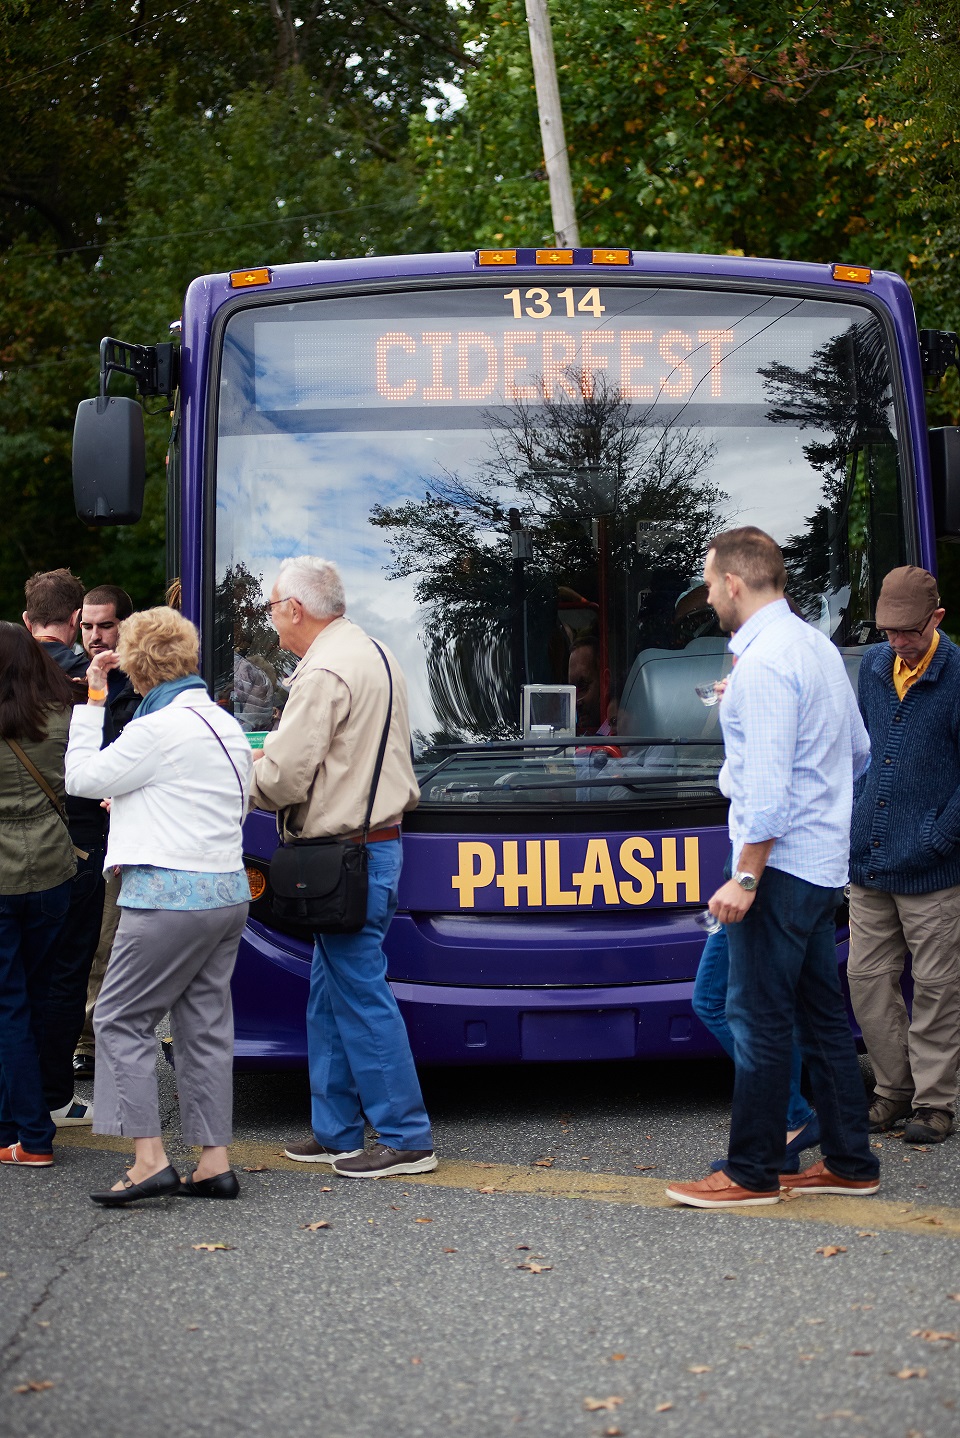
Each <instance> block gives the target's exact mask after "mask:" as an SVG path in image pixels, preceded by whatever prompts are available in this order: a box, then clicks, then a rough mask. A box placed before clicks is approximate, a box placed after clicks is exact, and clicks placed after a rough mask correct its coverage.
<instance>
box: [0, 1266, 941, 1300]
mask: <svg viewBox="0 0 960 1438" xmlns="http://www.w3.org/2000/svg"><path fill="white" fill-rule="evenodd" d="M4 1277H6V1275H5V1274H3V1273H0V1278H4ZM947 1297H948V1298H949V1299H950V1301H951V1303H960V1293H948V1294H947Z"/></svg>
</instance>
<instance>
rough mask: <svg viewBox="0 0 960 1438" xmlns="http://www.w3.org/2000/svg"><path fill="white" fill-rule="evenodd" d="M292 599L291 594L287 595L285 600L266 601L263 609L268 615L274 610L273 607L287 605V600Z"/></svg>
mask: <svg viewBox="0 0 960 1438" xmlns="http://www.w3.org/2000/svg"><path fill="white" fill-rule="evenodd" d="M292 598H293V595H292V594H288V595H287V598H286V599H268V600H267V602H266V604H265V605H264V606H263V607H264V609H265V610H266V611H267V613H268V614H269V613H270V612H271V611H272V610H273V608H274V606H275V605H277V604H286V603H287V600H290V599H292Z"/></svg>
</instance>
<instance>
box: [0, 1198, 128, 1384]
mask: <svg viewBox="0 0 960 1438" xmlns="http://www.w3.org/2000/svg"><path fill="white" fill-rule="evenodd" d="M110 1222H111V1220H110V1218H109V1216H108V1215H106V1214H100V1215H98V1216H97V1217H96V1218H94V1219H93V1221H92V1222H91V1223H90V1224H88V1226H87V1227H86V1228H85V1229H84V1231H83V1232H82V1233H81V1234H79V1235H78V1237H77V1238H76V1239H75V1240H74V1242H73V1243H72V1244H71V1245H70V1247H69V1248H68V1249H67V1250H66V1252H65V1253H63V1254H61V1256H60V1258H59V1259H58V1260H57V1266H56V1269H55V1271H54V1272H53V1273H52V1274H51V1275H50V1277H49V1278H48V1279H47V1281H46V1283H45V1284H44V1287H43V1289H42V1291H41V1292H40V1294H39V1295H38V1297H37V1298H36V1299H35V1300H34V1301H33V1303H32V1304H31V1305H30V1307H29V1308H28V1309H27V1310H26V1311H25V1312H24V1314H23V1317H22V1318H21V1320H20V1322H19V1323H18V1325H17V1327H16V1329H15V1331H14V1332H13V1333H12V1334H11V1336H10V1337H9V1338H8V1339H7V1341H6V1343H4V1344H3V1346H2V1347H0V1380H3V1379H4V1378H6V1377H7V1376H8V1375H9V1373H10V1370H11V1369H12V1368H13V1367H14V1366H15V1365H16V1364H17V1363H19V1362H20V1359H21V1357H22V1350H23V1346H24V1344H25V1342H26V1339H27V1337H28V1335H29V1332H30V1328H31V1325H32V1324H33V1323H34V1321H35V1320H36V1316H37V1314H38V1313H39V1312H40V1310H41V1309H42V1308H43V1305H44V1304H45V1303H46V1302H47V1300H48V1299H49V1298H52V1296H53V1293H54V1290H55V1289H56V1286H57V1284H58V1283H59V1282H60V1280H61V1279H62V1278H65V1277H66V1275H67V1273H69V1272H70V1270H71V1268H72V1267H73V1265H74V1263H75V1262H76V1261H77V1259H78V1258H79V1256H80V1254H81V1251H82V1250H83V1248H84V1247H85V1246H86V1245H87V1244H88V1243H89V1242H90V1240H91V1239H92V1238H93V1237H94V1236H95V1235H96V1234H97V1233H99V1232H100V1230H101V1229H103V1228H106V1227H107V1226H108V1225H110Z"/></svg>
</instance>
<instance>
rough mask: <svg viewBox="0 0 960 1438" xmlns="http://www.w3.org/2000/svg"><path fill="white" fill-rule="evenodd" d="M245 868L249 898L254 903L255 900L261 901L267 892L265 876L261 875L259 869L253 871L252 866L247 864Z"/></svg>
mask: <svg viewBox="0 0 960 1438" xmlns="http://www.w3.org/2000/svg"><path fill="white" fill-rule="evenodd" d="M245 867H246V871H247V883H248V884H249V885H250V898H251V900H252V901H254V902H255V901H256V900H257V899H262V898H263V896H264V894H265V893H266V891H267V879H266V875H265V874H262V873H261V872H260V870H259V869H255V868H254V866H253V865H252V864H247V865H246V866H245Z"/></svg>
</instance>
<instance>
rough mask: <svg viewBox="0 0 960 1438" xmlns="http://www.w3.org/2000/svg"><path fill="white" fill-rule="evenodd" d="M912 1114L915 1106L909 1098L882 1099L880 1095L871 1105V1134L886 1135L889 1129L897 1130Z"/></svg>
mask: <svg viewBox="0 0 960 1438" xmlns="http://www.w3.org/2000/svg"><path fill="white" fill-rule="evenodd" d="M912 1112H913V1104H912V1103H911V1102H910V1100H909V1099H908V1098H881V1097H880V1095H879V1094H878V1095H877V1096H876V1097H875V1098H874V1100H873V1102H872V1103H871V1105H870V1115H869V1124H870V1132H871V1133H886V1131H887V1129H888V1128H897V1127H899V1125H900V1123H901V1121H902V1120H903V1119H908V1118H909V1117H910V1115H911V1113H912Z"/></svg>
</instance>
